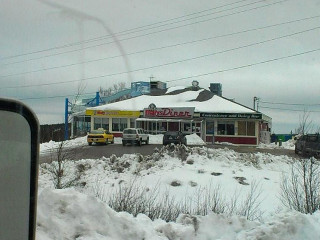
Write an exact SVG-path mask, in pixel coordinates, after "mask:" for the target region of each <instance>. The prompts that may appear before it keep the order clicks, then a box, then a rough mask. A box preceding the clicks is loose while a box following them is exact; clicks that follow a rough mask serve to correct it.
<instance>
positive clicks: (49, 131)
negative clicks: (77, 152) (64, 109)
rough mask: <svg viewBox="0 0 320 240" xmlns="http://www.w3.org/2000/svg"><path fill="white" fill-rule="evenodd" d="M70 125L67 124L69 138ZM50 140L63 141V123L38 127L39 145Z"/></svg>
mask: <svg viewBox="0 0 320 240" xmlns="http://www.w3.org/2000/svg"><path fill="white" fill-rule="evenodd" d="M70 129H71V123H69V137H70V134H71V130H70ZM50 140H52V141H55V142H60V141H62V140H64V123H59V124H50V125H49V124H46V125H41V126H40V143H44V142H49V141H50Z"/></svg>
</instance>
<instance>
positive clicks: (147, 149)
mask: <svg viewBox="0 0 320 240" xmlns="http://www.w3.org/2000/svg"><path fill="white" fill-rule="evenodd" d="M195 146H196V145H195ZM161 147H162V145H161V144H150V145H142V146H135V145H132V146H131V145H128V146H125V147H124V146H122V145H121V144H109V145H97V146H87V145H83V146H75V147H71V148H69V149H68V152H69V153H70V154H69V156H71V157H72V159H73V160H80V159H98V158H101V157H110V156H111V155H112V154H115V155H116V156H122V155H123V154H132V153H140V154H142V155H144V156H146V155H151V154H152V153H153V152H154V149H155V148H161ZM205 147H208V148H228V149H232V150H234V151H236V152H240V153H256V152H262V153H270V154H272V155H276V156H280V155H287V156H289V157H298V156H297V155H296V154H295V153H294V150H290V149H265V148H263V149H262V148H257V147H249V146H235V145H223V144H215V145H211V144H210V145H206V146H205ZM50 161H51V157H50V153H49V152H43V154H41V155H40V163H44V162H50Z"/></svg>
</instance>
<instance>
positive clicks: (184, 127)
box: [182, 122, 192, 132]
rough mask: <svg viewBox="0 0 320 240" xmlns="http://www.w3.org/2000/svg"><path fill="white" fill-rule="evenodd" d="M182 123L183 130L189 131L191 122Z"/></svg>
mask: <svg viewBox="0 0 320 240" xmlns="http://www.w3.org/2000/svg"><path fill="white" fill-rule="evenodd" d="M182 124H183V128H182V129H183V132H191V130H192V129H191V123H186V122H185V123H182Z"/></svg>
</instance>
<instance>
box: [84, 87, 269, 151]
mask: <svg viewBox="0 0 320 240" xmlns="http://www.w3.org/2000/svg"><path fill="white" fill-rule="evenodd" d="M210 90H212V89H211V88H210ZM218 90H219V89H218ZM220 90H221V89H220ZM219 95H221V94H219V93H218V94H217V93H216V92H213V91H209V90H205V89H200V88H192V87H191V88H169V89H168V90H167V91H166V93H165V94H163V95H160V96H151V95H142V96H138V97H134V98H131V99H127V100H124V101H120V102H115V103H110V104H105V105H101V106H97V107H92V108H87V110H86V115H89V116H90V117H91V129H97V128H101V127H102V128H104V129H107V130H109V131H110V132H112V133H113V134H114V135H115V136H121V135H122V131H123V129H124V128H127V127H139V128H143V129H145V130H146V131H147V132H148V133H149V134H163V133H164V132H166V131H181V132H183V133H185V134H193V133H195V134H197V135H198V136H199V137H201V138H202V139H203V140H204V141H205V142H207V143H214V142H228V143H233V144H249V145H257V144H259V143H260V142H263V143H269V142H270V129H271V121H272V120H271V118H270V117H268V116H266V115H265V114H263V113H261V112H258V111H256V110H254V109H251V108H249V107H246V106H244V105H242V104H239V103H236V102H234V101H232V100H230V99H227V98H224V97H222V96H219Z"/></svg>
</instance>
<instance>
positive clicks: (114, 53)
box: [0, 0, 320, 133]
mask: <svg viewBox="0 0 320 240" xmlns="http://www.w3.org/2000/svg"><path fill="white" fill-rule="evenodd" d="M319 20H320V0H306V1H301V0H242V1H240V0H214V1H213V0H197V1H194V0H176V1H172V0H161V1H159V0H157V1H156V0H117V1H108V0H91V1H78V0H77V1H76V0H63V1H53V0H43V1H42V0H24V1H20V0H0V83H1V84H0V96H1V97H11V98H17V99H21V100H22V101H23V102H25V103H26V104H27V105H29V106H30V107H31V108H32V109H33V110H34V111H35V112H36V113H37V115H38V118H39V120H40V123H41V124H47V123H62V122H63V121H64V102H65V98H66V97H69V99H70V100H72V99H73V97H74V96H75V95H76V94H77V92H78V89H81V92H82V93H83V94H87V93H89V94H93V95H94V93H95V92H96V91H97V90H98V89H99V87H103V88H108V87H111V86H113V84H115V83H119V82H125V83H126V84H127V86H130V83H131V82H132V81H148V80H149V77H150V76H153V77H154V80H159V81H164V82H167V83H168V86H169V87H171V86H181V85H182V86H189V85H191V82H192V80H197V81H199V83H200V86H201V87H203V88H207V89H208V87H209V85H210V83H214V82H217V83H221V84H222V90H223V96H224V97H227V98H232V99H235V101H237V102H239V103H241V104H244V105H246V106H249V107H253V97H254V96H256V97H258V98H260V103H259V110H260V111H261V112H263V113H265V114H267V115H268V116H270V117H272V119H273V132H275V133H288V132H290V131H291V130H293V131H294V129H295V128H297V127H298V125H299V117H300V116H302V115H303V110H306V111H308V112H309V114H310V120H312V121H313V123H314V128H315V129H316V128H318V127H319V126H320V94H319V90H320V78H319V76H320V58H319V57H320V21H319ZM276 103H281V104H276ZM148 104H149V103H146V106H147V105H148Z"/></svg>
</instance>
